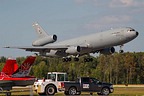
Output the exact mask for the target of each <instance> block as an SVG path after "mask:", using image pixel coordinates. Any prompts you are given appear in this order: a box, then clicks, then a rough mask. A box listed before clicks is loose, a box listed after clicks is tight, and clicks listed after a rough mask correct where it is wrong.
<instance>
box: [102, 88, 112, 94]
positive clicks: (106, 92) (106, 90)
mask: <svg viewBox="0 0 144 96" xmlns="http://www.w3.org/2000/svg"><path fill="white" fill-rule="evenodd" d="M109 93H110V91H109V88H107V87H105V88H103V89H102V91H101V94H102V95H109Z"/></svg>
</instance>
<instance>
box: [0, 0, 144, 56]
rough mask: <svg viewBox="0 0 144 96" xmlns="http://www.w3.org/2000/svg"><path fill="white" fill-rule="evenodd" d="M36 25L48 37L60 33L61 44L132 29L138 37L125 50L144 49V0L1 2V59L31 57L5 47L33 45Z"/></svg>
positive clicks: (139, 50) (27, 53)
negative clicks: (96, 34) (115, 30)
mask: <svg viewBox="0 0 144 96" xmlns="http://www.w3.org/2000/svg"><path fill="white" fill-rule="evenodd" d="M33 22H39V24H40V25H41V26H42V27H43V28H44V29H45V31H47V32H48V33H49V34H57V36H58V41H62V40H66V39H69V38H74V37H78V36H82V35H87V34H92V33H95V32H101V31H105V30H108V29H111V28H119V27H132V28H134V29H135V30H137V31H138V32H139V36H138V37H137V38H136V39H134V40H133V41H131V42H129V43H127V44H125V46H124V48H123V49H124V50H125V51H126V52H127V51H130V52H142V51H143V49H144V43H143V42H144V32H143V31H144V0H0V56H12V57H17V56H27V55H31V54H32V53H31V52H26V51H24V50H19V49H4V48H2V47H3V46H31V43H32V42H33V41H34V40H35V39H36V38H37V35H36V33H35V31H34V29H33V27H32V23H33ZM116 48H117V49H119V47H116Z"/></svg>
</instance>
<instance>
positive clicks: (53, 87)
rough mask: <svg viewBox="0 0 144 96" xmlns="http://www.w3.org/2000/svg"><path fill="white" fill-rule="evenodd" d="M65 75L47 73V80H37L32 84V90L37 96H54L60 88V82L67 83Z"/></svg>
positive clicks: (62, 73) (61, 73)
mask: <svg viewBox="0 0 144 96" xmlns="http://www.w3.org/2000/svg"><path fill="white" fill-rule="evenodd" d="M67 81H68V78H67V73H65V72H48V74H47V78H43V79H39V80H36V81H35V82H34V85H33V90H35V91H36V93H38V94H39V95H54V94H55V93H57V92H62V90H59V89H60V88H61V83H62V82H67Z"/></svg>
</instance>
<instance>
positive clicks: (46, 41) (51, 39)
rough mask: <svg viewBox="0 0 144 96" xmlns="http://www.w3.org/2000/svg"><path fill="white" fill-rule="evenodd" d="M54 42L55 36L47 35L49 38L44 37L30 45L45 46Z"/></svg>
mask: <svg viewBox="0 0 144 96" xmlns="http://www.w3.org/2000/svg"><path fill="white" fill-rule="evenodd" d="M56 40H57V36H56V35H49V36H46V37H43V38H40V39H37V40H35V41H34V42H33V43H32V46H44V45H46V44H49V43H53V42H55V41H56Z"/></svg>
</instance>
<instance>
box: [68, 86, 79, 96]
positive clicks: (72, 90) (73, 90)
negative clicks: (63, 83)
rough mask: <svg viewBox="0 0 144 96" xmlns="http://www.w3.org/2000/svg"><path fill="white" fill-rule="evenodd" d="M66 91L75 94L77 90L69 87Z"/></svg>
mask: <svg viewBox="0 0 144 96" xmlns="http://www.w3.org/2000/svg"><path fill="white" fill-rule="evenodd" d="M68 92H69V95H76V94H77V90H76V88H75V87H71V88H70V89H69V91H68Z"/></svg>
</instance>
